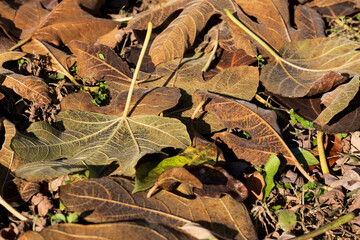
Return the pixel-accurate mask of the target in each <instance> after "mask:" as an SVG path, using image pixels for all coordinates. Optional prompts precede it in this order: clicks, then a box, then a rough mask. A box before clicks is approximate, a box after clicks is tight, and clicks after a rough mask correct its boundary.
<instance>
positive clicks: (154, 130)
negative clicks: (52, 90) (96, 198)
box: [11, 111, 190, 180]
mask: <svg viewBox="0 0 360 240" xmlns="http://www.w3.org/2000/svg"><path fill="white" fill-rule="evenodd" d="M127 120H128V124H129V127H130V129H131V131H132V133H133V136H134V138H132V134H131V133H130V132H129V128H128V127H127V124H126V122H124V121H123V118H122V117H119V116H109V115H103V114H99V113H91V112H79V111H66V112H61V113H60V114H59V115H58V117H57V121H58V122H57V127H58V128H54V127H52V126H50V125H49V124H48V123H45V122H35V123H33V124H32V125H31V126H30V127H29V128H28V129H27V132H26V133H24V134H21V133H17V134H16V136H15V137H14V138H13V140H12V145H11V147H12V149H13V150H14V151H15V153H16V154H17V155H19V156H20V157H21V158H23V159H25V160H26V161H28V162H32V163H30V164H27V165H24V166H22V167H20V168H18V169H17V170H16V172H15V174H16V175H17V176H19V177H21V178H26V179H32V180H34V179H48V178H54V177H58V176H61V175H66V174H69V173H71V172H76V171H80V170H83V169H89V168H90V169H91V170H93V171H94V172H95V175H97V174H99V173H100V172H101V171H102V170H104V168H106V167H107V166H108V165H109V164H110V163H111V162H114V161H115V162H117V163H118V164H119V165H120V168H121V170H122V174H124V175H126V176H131V175H133V174H134V173H135V169H134V167H135V165H136V164H137V161H138V160H139V159H140V158H141V157H143V156H144V155H145V154H148V153H155V152H159V151H160V150H161V149H162V148H166V147H174V148H185V147H186V146H188V145H190V139H189V136H188V133H187V131H186V127H185V126H184V125H183V124H182V123H180V121H178V120H176V119H170V118H165V117H158V116H150V115H142V116H134V117H131V118H128V119H127ZM134 140H135V141H136V142H135V141H134ZM138 147H139V149H138ZM60 159H61V160H60ZM54 160H58V161H54Z"/></svg>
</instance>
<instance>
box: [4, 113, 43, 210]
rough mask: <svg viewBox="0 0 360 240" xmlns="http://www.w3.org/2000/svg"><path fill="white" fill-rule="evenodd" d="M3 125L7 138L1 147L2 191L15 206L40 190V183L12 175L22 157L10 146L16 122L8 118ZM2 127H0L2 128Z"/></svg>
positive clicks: (6, 198)
mask: <svg viewBox="0 0 360 240" xmlns="http://www.w3.org/2000/svg"><path fill="white" fill-rule="evenodd" d="M1 125H2V127H3V128H4V130H5V136H4V138H5V140H4V143H3V145H2V147H1V149H0V173H1V174H0V189H1V190H0V191H1V195H2V196H4V198H5V200H6V201H7V202H8V203H11V204H12V205H13V206H15V205H21V204H23V203H25V202H27V201H28V200H29V199H30V198H31V197H32V196H33V195H34V194H36V193H37V192H39V185H38V184H36V183H30V182H26V181H23V180H21V179H18V178H13V177H12V176H11V173H10V172H11V171H14V170H15V169H16V168H17V167H18V166H19V164H20V163H21V159H20V158H19V157H18V156H16V155H15V153H14V151H13V150H12V149H11V148H10V144H11V140H12V138H13V137H14V136H15V133H16V129H15V126H14V124H12V123H11V122H9V121H8V120H6V119H5V120H1V123H0V126H1ZM2 127H0V130H1V129H2Z"/></svg>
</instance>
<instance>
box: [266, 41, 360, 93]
mask: <svg viewBox="0 0 360 240" xmlns="http://www.w3.org/2000/svg"><path fill="white" fill-rule="evenodd" d="M359 47H360V43H358V42H354V41H350V40H347V39H332V38H317V39H309V40H303V41H296V42H290V43H286V44H285V45H284V46H283V47H282V48H281V49H280V51H279V54H280V56H282V58H280V59H277V60H275V61H273V62H271V63H269V64H267V65H265V67H263V68H262V71H261V75H260V80H261V81H262V83H263V84H264V87H265V88H266V89H267V90H268V91H269V92H272V93H274V94H279V95H281V96H284V97H304V96H314V95H316V94H319V93H323V92H327V91H329V90H331V89H332V88H333V87H335V86H337V85H339V84H341V83H343V82H344V81H346V79H347V78H346V77H343V76H342V75H341V74H345V75H350V76H354V75H356V74H358V73H359V72H360V63H359V60H358V57H359V56H360V52H359V51H357V49H358V48H359Z"/></svg>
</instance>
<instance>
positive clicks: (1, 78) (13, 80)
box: [0, 52, 51, 104]
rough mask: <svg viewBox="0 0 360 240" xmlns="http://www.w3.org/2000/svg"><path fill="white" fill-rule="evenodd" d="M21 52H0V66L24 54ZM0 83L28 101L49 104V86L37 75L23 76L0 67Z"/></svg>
mask: <svg viewBox="0 0 360 240" xmlns="http://www.w3.org/2000/svg"><path fill="white" fill-rule="evenodd" d="M25 54H26V53H22V52H4V53H1V54H0V66H2V65H3V63H4V62H6V61H10V60H17V59H20V58H21V57H23V56H25ZM0 85H2V86H5V87H8V88H11V89H12V90H13V91H14V92H15V93H17V94H19V95H20V96H21V97H23V98H26V99H28V100H30V101H36V102H37V103H41V104H49V103H50V102H51V98H50V96H49V86H48V85H47V84H46V83H45V82H44V81H43V80H42V79H41V78H39V77H36V76H24V75H21V74H18V73H14V72H12V71H10V70H8V69H5V68H2V67H0Z"/></svg>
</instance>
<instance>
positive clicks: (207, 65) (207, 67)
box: [201, 34, 219, 73]
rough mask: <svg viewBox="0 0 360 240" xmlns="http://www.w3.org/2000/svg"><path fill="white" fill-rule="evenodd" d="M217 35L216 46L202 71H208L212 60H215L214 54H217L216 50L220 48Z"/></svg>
mask: <svg viewBox="0 0 360 240" xmlns="http://www.w3.org/2000/svg"><path fill="white" fill-rule="evenodd" d="M217 35H218V34H217ZM217 35H216V40H215V43H214V47H213V49H212V51H211V53H210V56H209V59H208V60H207V61H206V64H205V66H204V67H203V69H201V72H203V73H204V72H206V71H207V70H208V69H209V67H210V64H211V62H212V61H213V59H214V56H215V53H216V50H217V49H218V46H219V40H218V36H217Z"/></svg>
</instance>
